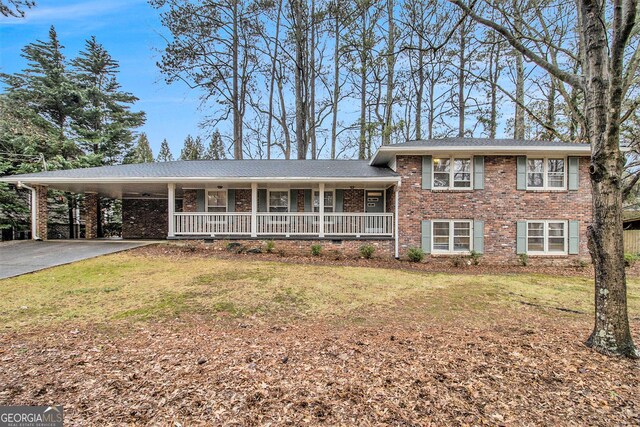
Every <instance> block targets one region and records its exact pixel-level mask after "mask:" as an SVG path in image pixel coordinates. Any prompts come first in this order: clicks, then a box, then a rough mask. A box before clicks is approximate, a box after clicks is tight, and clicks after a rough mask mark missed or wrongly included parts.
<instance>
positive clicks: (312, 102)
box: [308, 0, 318, 160]
mask: <svg viewBox="0 0 640 427" xmlns="http://www.w3.org/2000/svg"><path fill="white" fill-rule="evenodd" d="M315 14H316V2H315V0H311V16H310V19H311V26H310V29H309V30H310V32H311V42H310V45H311V46H310V49H309V117H308V120H309V144H310V145H311V159H312V160H316V159H317V156H318V153H317V150H318V147H317V145H316V20H315Z"/></svg>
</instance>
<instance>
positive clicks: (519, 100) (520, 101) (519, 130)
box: [513, 52, 524, 139]
mask: <svg viewBox="0 0 640 427" xmlns="http://www.w3.org/2000/svg"><path fill="white" fill-rule="evenodd" d="M513 137H514V138H515V139H524V59H523V57H522V54H521V53H520V52H516V112H515V117H514V124H513Z"/></svg>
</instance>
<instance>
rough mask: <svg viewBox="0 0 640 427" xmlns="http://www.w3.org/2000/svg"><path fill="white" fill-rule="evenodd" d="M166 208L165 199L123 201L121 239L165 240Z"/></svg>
mask: <svg viewBox="0 0 640 427" xmlns="http://www.w3.org/2000/svg"><path fill="white" fill-rule="evenodd" d="M185 193H186V191H185ZM168 207H169V205H168V204H167V200H166V199H123V200H122V237H123V238H124V239H166V238H167V234H168V232H169V230H168V227H169V225H168Z"/></svg>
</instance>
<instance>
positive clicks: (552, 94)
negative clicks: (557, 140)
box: [544, 77, 556, 140]
mask: <svg viewBox="0 0 640 427" xmlns="http://www.w3.org/2000/svg"><path fill="white" fill-rule="evenodd" d="M545 121H546V123H547V129H549V130H548V131H547V132H545V136H544V138H545V139H546V140H551V139H553V132H552V131H551V129H553V128H554V127H555V125H556V82H555V80H554V79H553V77H552V78H551V79H550V82H549V93H548V94H547V117H546V120H545Z"/></svg>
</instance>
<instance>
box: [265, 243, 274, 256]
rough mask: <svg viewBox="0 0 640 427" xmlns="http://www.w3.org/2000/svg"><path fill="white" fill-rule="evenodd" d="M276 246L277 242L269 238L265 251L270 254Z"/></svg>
mask: <svg viewBox="0 0 640 427" xmlns="http://www.w3.org/2000/svg"><path fill="white" fill-rule="evenodd" d="M275 247H276V244H275V242H274V241H273V240H267V243H266V247H265V251H266V252H267V253H268V254H271V253H273V250H274V249H275Z"/></svg>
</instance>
